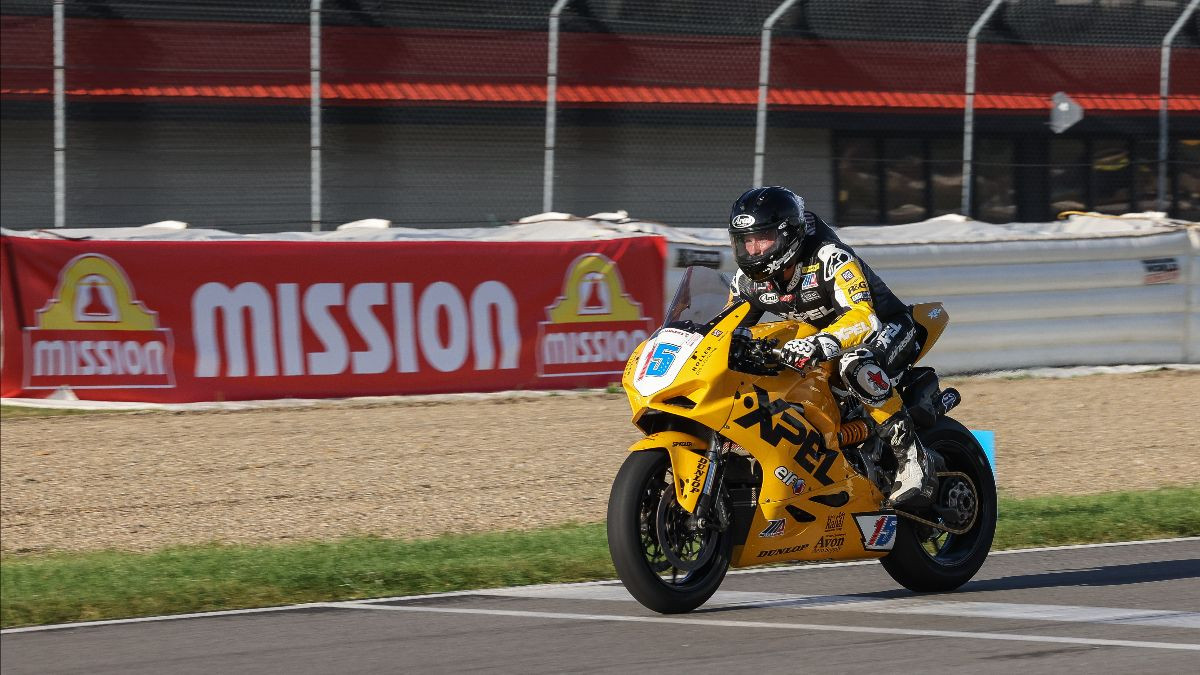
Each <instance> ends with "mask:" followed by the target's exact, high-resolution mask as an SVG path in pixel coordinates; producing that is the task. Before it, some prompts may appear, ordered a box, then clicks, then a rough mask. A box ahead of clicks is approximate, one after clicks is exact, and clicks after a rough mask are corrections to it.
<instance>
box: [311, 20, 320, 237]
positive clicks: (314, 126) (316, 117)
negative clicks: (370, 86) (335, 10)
mask: <svg viewBox="0 0 1200 675" xmlns="http://www.w3.org/2000/svg"><path fill="white" fill-rule="evenodd" d="M308 88H309V98H308V127H309V128H308V137H309V169H308V172H309V178H308V181H309V186H308V188H309V194H308V201H309V208H310V213H309V219H310V221H311V224H312V231H313V232H320V231H321V0H312V4H310V5H309V9H308Z"/></svg>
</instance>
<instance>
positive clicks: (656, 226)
mask: <svg viewBox="0 0 1200 675" xmlns="http://www.w3.org/2000/svg"><path fill="white" fill-rule="evenodd" d="M388 225H389V223H388V221H386V220H374V219H373V220H370V221H355V222H354V223H347V224H346V225H343V226H341V227H340V228H339V229H335V230H329V231H323V232H275V233H267V234H236V233H233V232H226V231H224V230H210V229H193V228H188V227H186V226H185V224H183V223H179V222H178V221H164V222H162V223H152V224H150V225H143V226H141V227H108V228H60V229H44V230H8V229H4V230H0V231H2V232H3V233H4V234H6V235H11V236H27V237H40V238H54V239H83V240H86V239H132V240H156V241H205V240H231V239H234V240H237V239H244V240H247V241H402V240H412V239H418V240H441V241H445V240H458V239H461V240H470V241H579V240H588V239H609V238H618V237H629V236H637V235H641V234H656V235H660V236H662V237H665V238H666V240H667V241H668V242H671V243H673V244H695V245H701V246H703V245H709V246H728V244H729V238H728V236H727V235H726V233H725V227H724V224H723V223H719V222H714V227H711V228H706V227H672V226H670V225H664V224H662V223H657V222H652V221H643V220H636V219H632V218H630V217H629V216H628V214H626V213H625V212H624V211H617V212H614V213H597V214H593V215H592V216H588V217H586V218H582V217H578V216H573V215H571V214H569V213H542V214H537V215H534V216H529V217H528V218H522V219H521V220H520V221H517V222H516V223H513V224H511V225H503V226H498V227H466V228H449V229H424V228H411V227H390V226H388ZM1189 225H1196V223H1190V222H1188V221H1181V220H1172V219H1170V218H1167V217H1165V216H1164V215H1163V214H1161V213H1156V212H1148V213H1137V214H1128V215H1125V216H1119V217H1118V216H1101V215H1095V214H1091V215H1087V214H1085V215H1073V216H1071V217H1070V218H1068V219H1067V220H1062V221H1057V222H1052V223H1007V224H1003V225H995V224H992V223H982V222H979V221H976V220H971V219H969V218H965V217H963V216H959V215H946V216H939V217H937V218H932V219H930V220H925V221H921V222H919V223H911V224H908V225H889V226H887V227H844V228H841V229H839V230H838V234H839V236H841V237H842V239H843V240H845V241H846V243H848V244H850V245H851V246H863V245H867V246H870V245H896V244H948V243H957V244H963V243H972V242H999V241H1010V242H1011V241H1038V242H1045V241H1047V240H1055V239H1059V240H1077V239H1093V238H1103V237H1138V236H1145V235H1154V234H1163V233H1167V232H1179V231H1182V230H1184V229H1185V228H1186V227H1187V226H1189Z"/></svg>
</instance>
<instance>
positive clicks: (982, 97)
mask: <svg viewBox="0 0 1200 675" xmlns="http://www.w3.org/2000/svg"><path fill="white" fill-rule="evenodd" d="M66 93H67V95H68V96H82V97H93V98H124V97H135V98H143V97H144V98H218V99H275V100H308V98H309V87H308V86H307V85H190V86H147V87H113V88H86V89H68V90H67V92H66ZM0 95H4V96H36V97H41V96H49V95H51V91H50V90H49V89H47V88H34V89H19V88H3V89H0ZM1072 96H1073V97H1074V98H1075V99H1076V100H1077V101H1079V103H1080V104H1081V105H1082V106H1083V107H1084V108H1086V109H1090V110H1109V111H1127V112H1149V111H1155V110H1158V106H1159V98H1158V96H1155V95H1151V94H1110V95H1095V94H1073V95H1072ZM321 97H322V98H323V99H325V100H328V101H331V102H335V101H410V102H414V103H499V104H504V103H508V104H540V103H543V102H545V100H546V88H545V86H543V85H531V84H462V83H455V82H445V83H424V82H373V83H360V84H329V83H327V84H324V85H322V87H321ZM558 100H559V102H560V103H564V104H568V105H569V104H577V105H586V104H636V105H668V106H691V105H701V106H714V105H715V106H742V107H745V106H754V105H756V104H757V102H758V90H757V89H753V88H735V87H664V86H635V85H562V86H560V87H559V88H558ZM1049 100H1050V99H1049V96H1048V95H1044V94H1028V93H1007V94H988V93H983V94H976V96H975V107H976V109H979V110H1014V111H1037V110H1045V109H1046V108H1047V107H1048V105H1049ZM768 103H769V104H771V105H775V106H782V107H804V108H836V109H846V108H909V109H941V110H956V109H962V107H963V95H962V94H947V93H933V92H894V91H830V90H817V89H772V90H770V92H769V95H768ZM1169 104H1170V109H1171V110H1176V111H1193V112H1194V111H1200V96H1195V95H1173V96H1171V98H1170V101H1169Z"/></svg>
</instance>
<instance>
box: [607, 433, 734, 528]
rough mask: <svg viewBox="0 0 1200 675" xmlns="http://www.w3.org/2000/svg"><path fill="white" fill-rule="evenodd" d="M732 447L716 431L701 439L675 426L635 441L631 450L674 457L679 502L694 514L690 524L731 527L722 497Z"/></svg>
mask: <svg viewBox="0 0 1200 675" xmlns="http://www.w3.org/2000/svg"><path fill="white" fill-rule="evenodd" d="M730 447H732V443H730V442H729V441H727V440H725V439H724V438H722V437H721V436H720V435H719V434H717V433H716V432H711V433H709V434H708V438H701V437H699V436H695V435H692V434H689V433H686V432H683V431H678V430H674V429H671V430H667V431H660V432H658V433H654V434H651V435H649V436H647V437H645V438H643V439H642V440H640V441H638V442H637V443H634V444H633V445H632V446H630V448H629V450H630V451H631V452H637V451H643V450H653V451H658V452H662V451H665V452H666V453H667V455H668V456H669V457H670V459H671V473H672V474H673V475H674V477H675V485H674V488H675V497H676V501H677V502H678V503H679V506H680V507H682V508H683V509H684V510H685V511H687V512H688V513H690V514H692V515H691V516H690V517H689V519H688V521H689V522H688V524H689V525H691V526H693V527H696V528H702V527H711V528H716V529H718V530H724V529H725V528H726V527H728V526H729V522H730V520H731V515H730V512H729V508H728V505H727V504H726V503H725V500H723V499H720V498H719V495H720V494H721V491H722V489H723V485H724V479H723V475H724V472H723V471H722V470H721V469H722V464H723V452H722V451H723V450H725V449H728V448H730Z"/></svg>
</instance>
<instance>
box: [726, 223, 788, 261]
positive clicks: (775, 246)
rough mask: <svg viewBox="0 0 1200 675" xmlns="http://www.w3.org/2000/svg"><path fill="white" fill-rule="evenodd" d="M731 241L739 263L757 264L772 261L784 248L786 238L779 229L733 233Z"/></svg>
mask: <svg viewBox="0 0 1200 675" xmlns="http://www.w3.org/2000/svg"><path fill="white" fill-rule="evenodd" d="M729 239H730V240H731V241H732V243H733V254H734V257H736V258H737V260H738V261H739V262H742V261H744V262H748V263H752V262H757V261H760V260H770V259H771V257H772V256H773V255H774V254H775V253H777V252H778V251H779V249H780V248H781V247H782V246H783V239H784V237H782V236H780V231H779V230H778V229H770V230H760V231H758V232H732V233H730V235H729Z"/></svg>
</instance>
